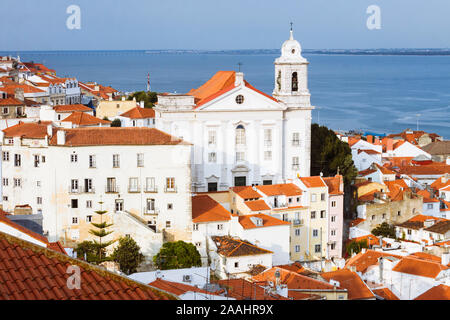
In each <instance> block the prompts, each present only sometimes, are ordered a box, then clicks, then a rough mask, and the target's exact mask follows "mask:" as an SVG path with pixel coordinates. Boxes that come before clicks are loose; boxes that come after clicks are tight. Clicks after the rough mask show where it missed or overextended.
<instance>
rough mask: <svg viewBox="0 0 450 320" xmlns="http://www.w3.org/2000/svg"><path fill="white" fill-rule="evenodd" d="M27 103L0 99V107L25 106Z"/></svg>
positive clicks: (14, 99) (11, 99) (12, 99)
mask: <svg viewBox="0 0 450 320" xmlns="http://www.w3.org/2000/svg"><path fill="white" fill-rule="evenodd" d="M24 105H25V102H24V101H21V100H19V99H16V98H12V97H10V98H6V99H0V106H24Z"/></svg>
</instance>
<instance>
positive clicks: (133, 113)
mask: <svg viewBox="0 0 450 320" xmlns="http://www.w3.org/2000/svg"><path fill="white" fill-rule="evenodd" d="M120 116H121V117H126V118H130V119H144V118H154V117H155V110H153V108H141V107H136V108H133V109H130V110H128V111H127V112H124V113H122V114H121V115H120Z"/></svg>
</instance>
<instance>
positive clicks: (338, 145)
mask: <svg viewBox="0 0 450 320" xmlns="http://www.w3.org/2000/svg"><path fill="white" fill-rule="evenodd" d="M338 170H339V174H342V176H343V177H344V182H345V184H346V185H349V184H350V183H351V182H352V180H353V179H354V178H355V177H356V175H357V174H358V170H357V169H356V167H355V166H354V164H353V160H352V152H351V149H350V147H349V145H348V144H347V143H345V142H343V141H340V140H339V139H338V137H337V136H336V134H335V133H334V132H333V130H330V129H328V128H327V127H325V126H319V125H318V124H316V123H314V124H312V125H311V175H312V176H317V175H320V173H321V172H322V173H323V175H324V176H325V177H329V176H334V175H336V174H337V172H338Z"/></svg>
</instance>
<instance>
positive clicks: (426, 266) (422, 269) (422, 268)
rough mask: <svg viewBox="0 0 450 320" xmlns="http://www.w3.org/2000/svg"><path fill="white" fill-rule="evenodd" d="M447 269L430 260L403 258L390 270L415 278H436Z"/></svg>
mask: <svg viewBox="0 0 450 320" xmlns="http://www.w3.org/2000/svg"><path fill="white" fill-rule="evenodd" d="M447 269H448V267H446V266H444V265H442V264H440V263H438V262H433V261H430V260H423V259H418V258H413V257H411V256H408V257H404V258H403V259H401V260H400V262H399V263H397V265H396V266H395V267H394V268H392V271H396V272H401V273H407V274H413V275H416V276H421V277H427V278H436V277H437V276H438V275H439V274H440V273H441V272H442V271H443V270H447Z"/></svg>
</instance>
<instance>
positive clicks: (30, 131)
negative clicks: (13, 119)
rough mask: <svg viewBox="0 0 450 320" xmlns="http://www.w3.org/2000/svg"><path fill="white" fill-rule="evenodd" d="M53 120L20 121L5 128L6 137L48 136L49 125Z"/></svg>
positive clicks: (40, 137) (35, 137)
mask: <svg viewBox="0 0 450 320" xmlns="http://www.w3.org/2000/svg"><path fill="white" fill-rule="evenodd" d="M49 124H51V122H47V121H41V122H40V123H38V122H19V123H18V124H16V125H14V126H12V127H9V128H6V129H4V130H3V132H4V133H5V137H7V138H12V137H23V138H28V139H33V138H34V139H44V138H45V137H46V136H47V125H49Z"/></svg>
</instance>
